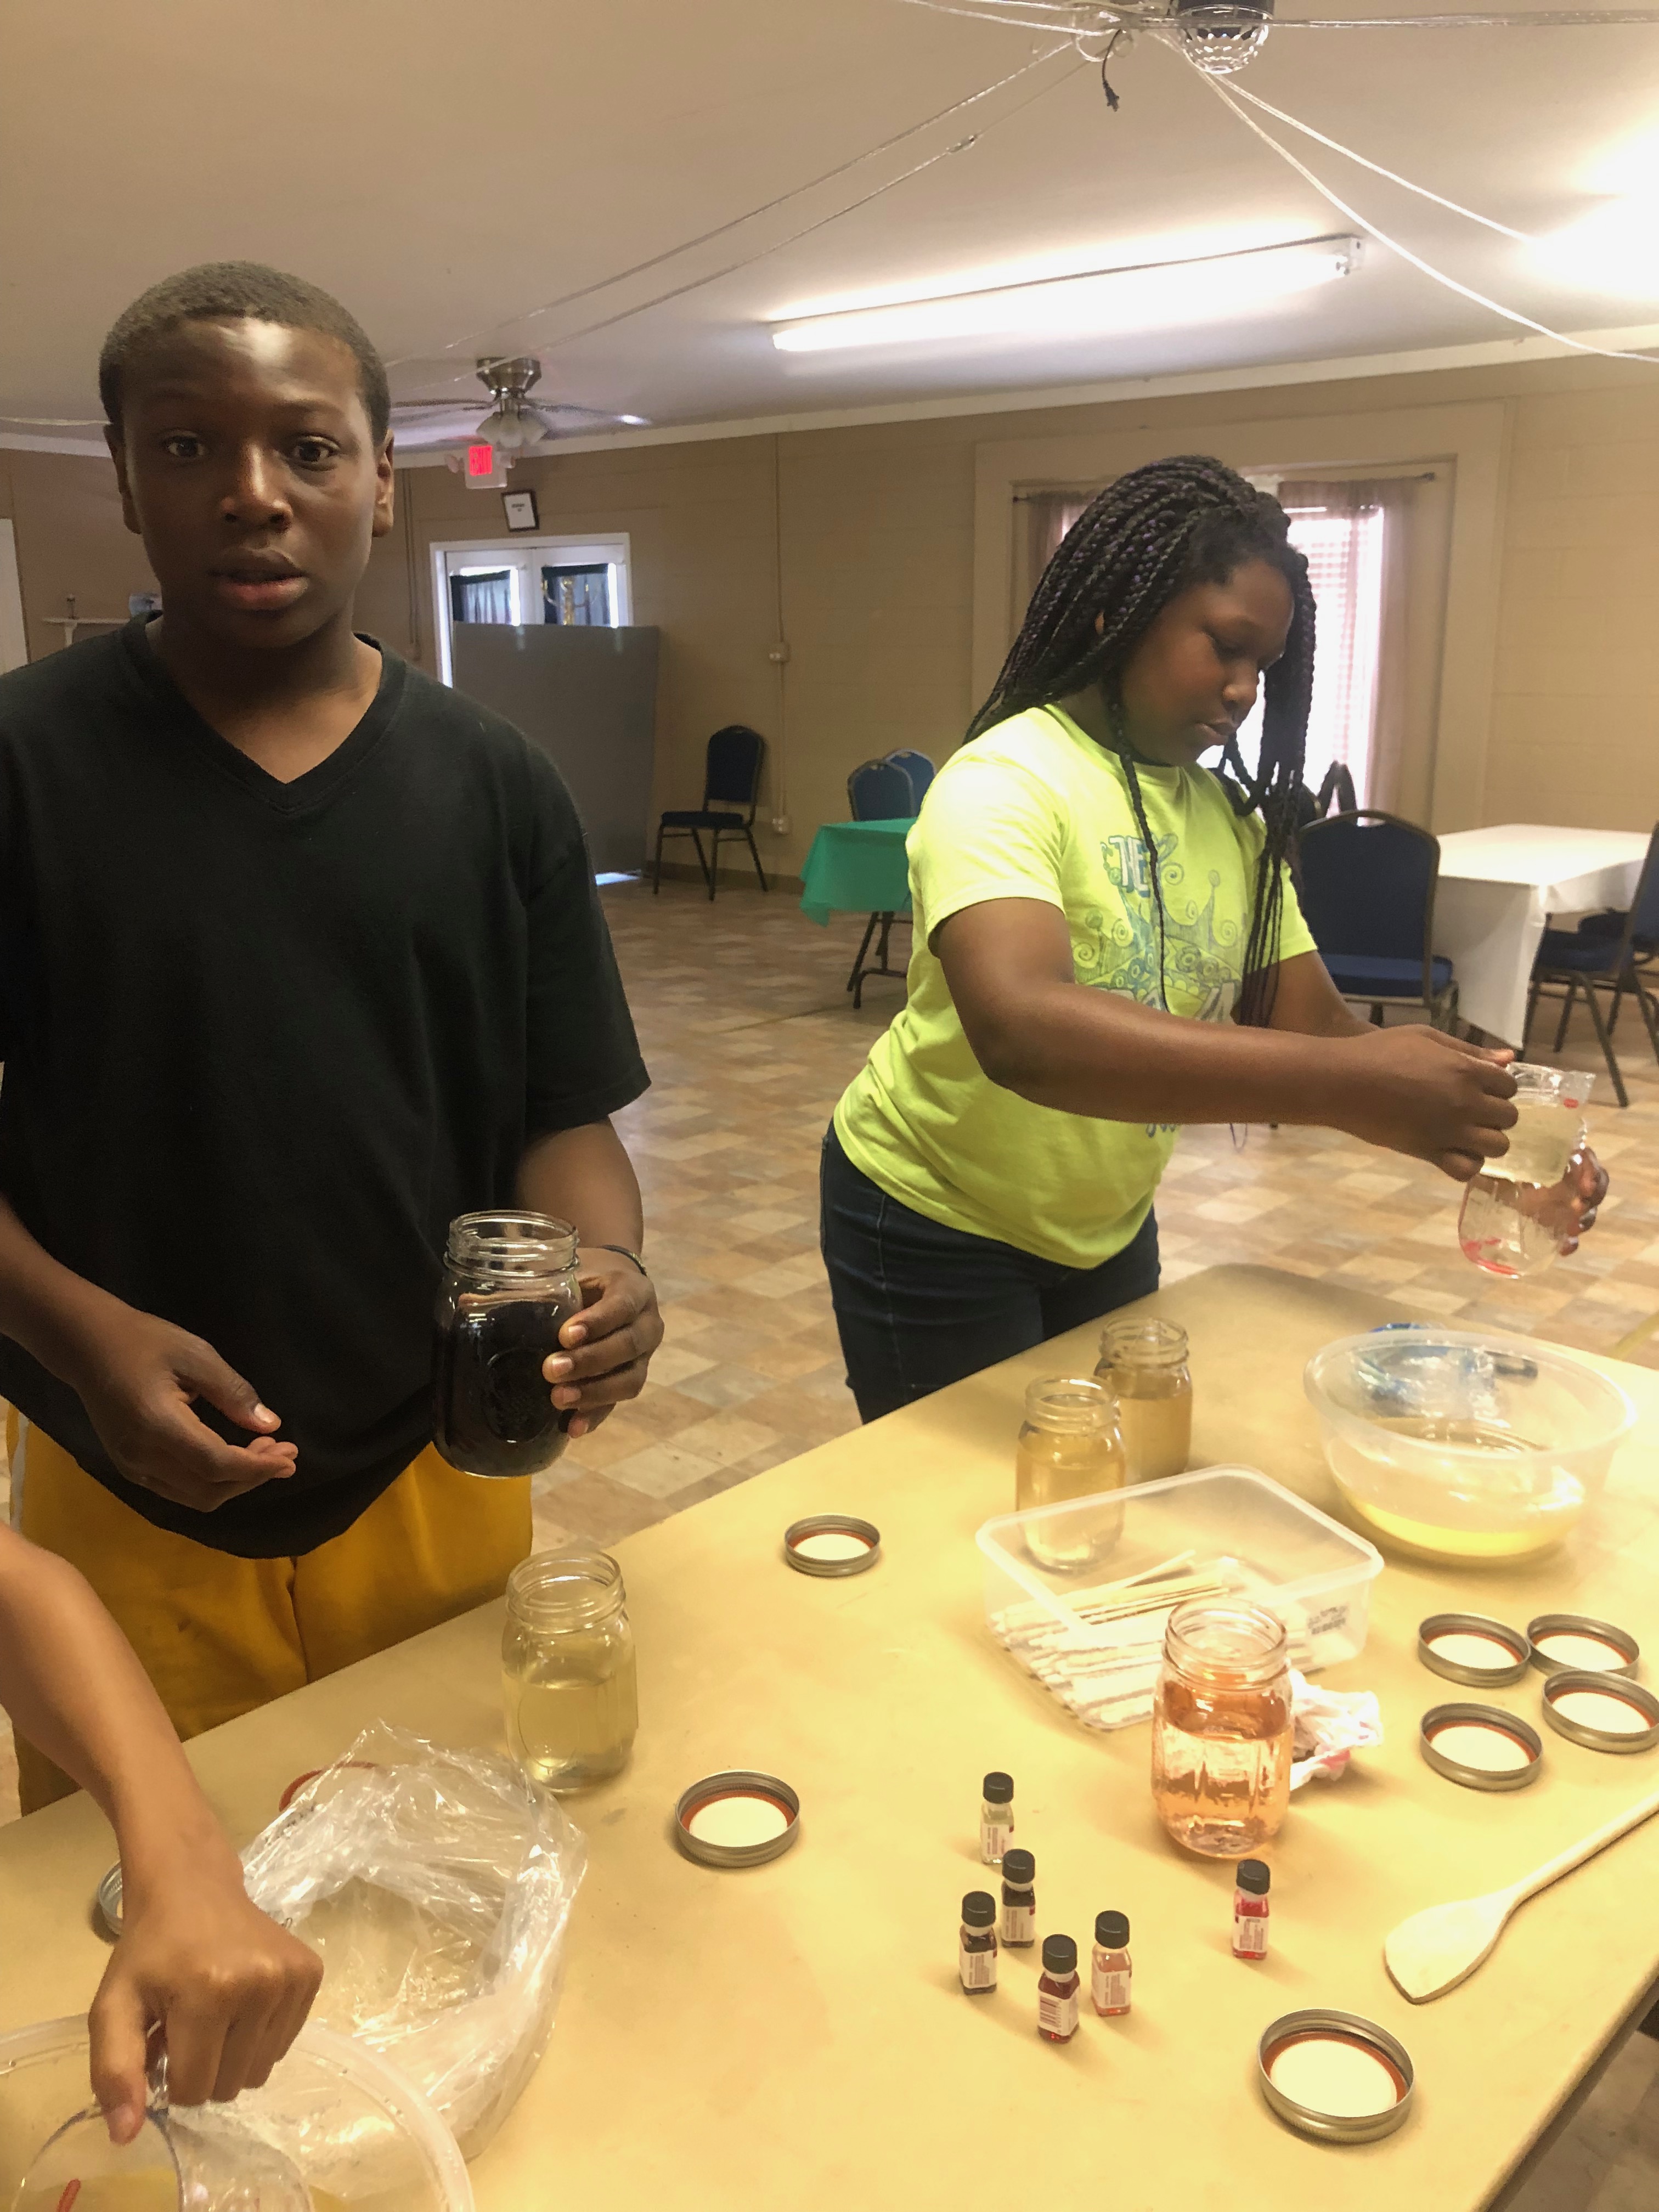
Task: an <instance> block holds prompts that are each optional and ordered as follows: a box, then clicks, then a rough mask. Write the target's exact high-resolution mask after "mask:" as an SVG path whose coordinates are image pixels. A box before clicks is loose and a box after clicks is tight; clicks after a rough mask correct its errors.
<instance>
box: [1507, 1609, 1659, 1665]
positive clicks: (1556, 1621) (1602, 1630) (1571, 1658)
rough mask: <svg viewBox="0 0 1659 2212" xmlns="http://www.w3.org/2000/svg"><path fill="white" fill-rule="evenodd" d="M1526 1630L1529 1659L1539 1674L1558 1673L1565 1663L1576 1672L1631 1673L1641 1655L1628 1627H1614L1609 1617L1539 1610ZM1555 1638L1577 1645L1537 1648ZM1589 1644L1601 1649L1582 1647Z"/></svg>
mask: <svg viewBox="0 0 1659 2212" xmlns="http://www.w3.org/2000/svg"><path fill="white" fill-rule="evenodd" d="M1527 1634H1528V1637H1529V1638H1531V1641H1532V1663H1533V1665H1534V1667H1535V1668H1537V1669H1538V1671H1539V1673H1540V1674H1559V1672H1560V1670H1561V1669H1562V1668H1564V1667H1565V1668H1570V1669H1571V1671H1572V1672H1573V1673H1575V1674H1590V1673H1595V1674H1634V1673H1635V1672H1636V1668H1637V1664H1638V1661H1639V1660H1640V1658H1641V1656H1642V1647H1641V1645H1640V1644H1638V1642H1637V1641H1636V1638H1634V1637H1633V1636H1632V1634H1631V1632H1630V1631H1629V1629H1627V1628H1616V1627H1615V1626H1613V1622H1612V1621H1610V1620H1595V1619H1593V1618H1592V1617H1591V1615H1590V1614H1589V1613H1540V1614H1539V1616H1538V1618H1537V1619H1536V1620H1529V1621H1528V1623H1527ZM1558 1640H1570V1641H1571V1644H1573V1645H1574V1646H1575V1647H1578V1648H1575V1649H1572V1650H1566V1651H1561V1650H1556V1651H1551V1650H1548V1649H1547V1648H1544V1649H1541V1648H1540V1647H1541V1646H1544V1647H1547V1646H1548V1645H1550V1644H1556V1643H1558ZM1591 1645H1599V1646H1600V1650H1589V1649H1586V1648H1583V1647H1587V1646H1591ZM1604 1653H1605V1654H1606V1656H1605V1658H1604V1657H1603V1656H1602V1655H1603V1654H1604Z"/></svg>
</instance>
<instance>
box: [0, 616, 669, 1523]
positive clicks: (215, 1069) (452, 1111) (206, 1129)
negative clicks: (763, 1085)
mask: <svg viewBox="0 0 1659 2212" xmlns="http://www.w3.org/2000/svg"><path fill="white" fill-rule="evenodd" d="M143 626H144V625H143V620H142V619H141V620H139V621H136V622H134V623H130V624H129V625H128V626H127V628H126V629H124V630H122V631H119V632H118V633H116V634H114V635H110V636H106V637H102V638H99V639H95V640H94V641H89V642H88V643H85V644H81V645H76V646H71V647H69V648H68V649H67V650H66V651H63V652H59V653H53V654H52V655H51V656H50V657H49V658H48V659H45V660H43V661H39V662H36V663H34V664H33V665H31V666H28V667H27V668H21V669H17V670H15V671H13V672H12V673H11V674H9V675H7V676H4V677H0V1057H3V1060H4V1063H5V1073H4V1080H3V1085H0V1189H3V1190H4V1192H5V1194H6V1195H7V1196H8V1197H9V1199H10V1200H11V1202H12V1204H13V1206H15V1208H16V1211H17V1212H18V1214H19V1215H20V1217H21V1219H22V1220H23V1222H24V1223H25V1225H27V1228H28V1229H29V1230H30V1231H32V1232H33V1235H34V1236H35V1237H37V1238H38V1239H39V1240H40V1243H42V1244H43V1245H44V1246H45V1247H46V1250H47V1251H48V1252H50V1253H51V1254H52V1256H53V1257H54V1258H55V1259H57V1260H59V1261H62V1262H63V1263H64V1266H65V1267H70V1268H72V1269H73V1270H74V1272H75V1273H76V1274H78V1275H83V1276H85V1277H86V1278H87V1279H88V1280H89V1281H91V1282H94V1283H97V1284H99V1285H101V1287H102V1288H103V1289H105V1290H106V1291H112V1292H113V1294H114V1295H115V1296H116V1297H118V1298H122V1299H124V1300H125V1301H126V1303H127V1304H130V1305H133V1306H137V1307H138V1308H140V1309H142V1310H143V1311H145V1312H147V1313H153V1314H159V1315H161V1316H164V1317H165V1318H166V1319H167V1320H168V1321H171V1322H177V1323H179V1326H180V1327H182V1328H187V1329H190V1330H192V1331H193V1332H194V1333H195V1334H197V1335H198V1336H201V1337H204V1338H205V1339H206V1340H207V1341H208V1342H209V1343H210V1345H212V1346H213V1347H214V1348H215V1350H216V1351H217V1352H219V1353H220V1354H221V1356H222V1358H225V1359H227V1360H228V1361H229V1363H230V1364H231V1365H232V1366H233V1367H234V1368H235V1369H236V1370H238V1371H239V1372H240V1374H242V1375H244V1376H246V1377H247V1379H248V1381H249V1382H250V1383H252V1385H253V1387H254V1389H256V1390H257V1391H258V1395H259V1396H260V1397H261V1398H262V1399H263V1400H264V1403H265V1404H267V1405H269V1406H273V1407H276V1412H277V1413H278V1414H279V1415H280V1416H281V1418H282V1423H283V1425H282V1429H281V1431H280V1432H279V1433H280V1434H281V1435H282V1436H283V1437H288V1438H291V1439H292V1440H293V1441H294V1442H295V1443H296V1444H297V1445H298V1447H299V1465H298V1468H297V1471H296V1472H295V1474H294V1475H293V1477H292V1478H291V1479H289V1480H287V1481H272V1482H267V1483H264V1484H262V1485H261V1486H260V1487H259V1488H258V1489H257V1490H253V1491H251V1492H248V1493H246V1495H245V1496H243V1497H241V1498H235V1499H233V1500H232V1501H231V1502H230V1503H229V1504H226V1505H223V1506H222V1507H220V1508H219V1510H217V1511H216V1512H213V1513H198V1512H195V1511H193V1510H190V1509H188V1508H186V1507H183V1506H179V1505H174V1504H171V1503H170V1502H169V1501H167V1499H165V1498H158V1497H156V1496H155V1494H154V1493H153V1492H149V1491H147V1490H143V1489H140V1488H138V1487H137V1486H135V1485H133V1484H131V1483H129V1482H127V1481H125V1480H123V1478H122V1477H121V1476H119V1475H118V1474H117V1473H116V1472H115V1469H114V1468H113V1466H112V1464H111V1462H110V1459H109V1455H108V1454H107V1453H106V1451H105V1450H104V1448H103V1446H102V1445H101V1443H100V1442H99V1440H98V1438H97V1437H96V1435H95V1434H94V1431H93V1427H92V1425H91V1423H90V1421H89V1420H88V1418H87V1415H86V1412H85V1410H84V1408H83V1407H82V1404H81V1401H80V1400H79V1398H78V1397H77V1396H76V1395H75V1393H74V1392H73V1391H71V1390H70V1389H67V1388H66V1387H65V1385H64V1384H63V1383H60V1382H58V1381H57V1380H56V1379H55V1378H54V1377H53V1376H51V1375H49V1374H47V1373H46V1370H44V1369H43V1368H42V1367H41V1366H40V1364H38V1363H37V1362H36V1361H35V1360H33V1359H32V1358H30V1357H29V1356H28V1354H27V1352H24V1351H23V1349H22V1348H21V1346H19V1345H17V1344H15V1343H13V1342H11V1341H10V1340H8V1339H6V1338H3V1337H0V1394H3V1395H4V1396H6V1397H7V1398H9V1399H10V1400H11V1401H13V1403H14V1404H15V1405H16V1406H17V1407H19V1408H20V1410H21V1412H22V1413H25V1414H26V1415H27V1417H28V1418H29V1419H30V1420H32V1421H35V1422H38V1423H39V1424H40V1427H41V1428H42V1429H44V1430H45V1431H46V1434H47V1435H48V1436H51V1437H54V1438H55V1439H56V1440H57V1442H58V1443H60V1444H62V1445H63V1446H64V1449H66V1450H68V1451H69V1452H70V1453H72V1454H73V1455H74V1456H75V1458H76V1459H77V1460H78V1461H79V1462H80V1463H81V1465H82V1467H83V1468H86V1469H87V1471H88V1474H92V1475H94V1477H95V1478H96V1479H97V1480H98V1481H100V1483H102V1484H103V1485H104V1486H105V1487H106V1489H108V1490H111V1491H112V1492H114V1493H115V1495H116V1496H117V1497H118V1498H121V1499H122V1500H124V1501H125V1504H128V1505H131V1507H132V1508H133V1509H134V1510H136V1511H137V1512H138V1513H141V1514H142V1515H143V1516H144V1518H145V1519H146V1520H147V1521H150V1522H155V1524H156V1526H158V1527H160V1528H170V1529H173V1530H176V1531H177V1532H179V1534H185V1535H188V1536H192V1537H195V1538H196V1539H197V1541H200V1542H202V1543H204V1544H208V1545H210V1546H212V1547H214V1548H215V1549H216V1550H218V1551H222V1552H229V1553H236V1554H238V1555H240V1556H241V1557H243V1558H246V1559H270V1558H277V1557H281V1556H283V1555H286V1554H292V1553H302V1552H307V1551H310V1550H311V1549H313V1547H315V1546H317V1545H318V1544H320V1543H323V1542H325V1541H327V1540H328V1539H329V1538H330V1537H331V1536H335V1535H337V1534H340V1532H341V1531H342V1530H343V1529H345V1528H349V1526H350V1524H351V1523H352V1522H353V1521H355V1520H356V1518H357V1516H358V1515H359V1514H361V1513H362V1511H363V1510H364V1509H365V1508H366V1507H367V1506H368V1505H369V1504H371V1503H372V1502H373V1500H374V1498H376V1497H377V1496H378V1495H379V1494H380V1492H381V1491H382V1490H384V1489H385V1488H386V1486H387V1485H388V1484H389V1483H390V1482H391V1481H392V1480H393V1478H394V1477H395V1476H396V1475H397V1474H398V1472H399V1470H400V1469H401V1468H404V1466H406V1465H407V1464H408V1462H410V1460H411V1459H413V1458H414V1457H415V1456H416V1455H417V1454H418V1453H419V1452H420V1450H421V1449H422V1447H423V1446H424V1445H425V1444H427V1443H428V1442H429V1441H430V1439H431V1435H432V1428H431V1413H430V1403H429V1398H430V1385H429V1367H430V1360H431V1346H432V1316H433V1310H434V1303H435V1295H436V1289H437V1284H438V1280H439V1273H440V1269H441V1260H442V1254H443V1249H444V1242H445V1236H446V1232H447V1226H448V1224H449V1222H450V1221H451V1220H452V1219H453V1218H454V1217H455V1216H456V1215H457V1214H460V1213H466V1212H473V1211H476V1210H478V1209H482V1208H484V1207H489V1206H507V1205H511V1204H512V1203H513V1182H514V1177H515V1175H516V1171H517V1168H518V1164H519V1160H520V1155H521V1153H522V1152H523V1150H524V1146H525V1144H526V1139H529V1138H532V1137H535V1136H538V1135H541V1134H544V1133H547V1132H549V1131H552V1130H557V1129H566V1128H574V1127H580V1125H581V1124H583V1123H585V1122H591V1121H599V1120H602V1119H603V1118H604V1117H605V1115H609V1114H611V1113H614V1112H615V1111H616V1110H617V1109H618V1108H619V1107H622V1106H625V1105H627V1104H628V1103H629V1101H630V1100H632V1099H634V1098H636V1097H638V1096H639V1095H640V1093H641V1091H643V1090H644V1089H645V1087H646V1085H647V1075H646V1073H645V1069H644V1066H643V1065H642V1063H641V1059H640V1054H639V1048H638V1046H637V1044H636V1042H635V1036H634V1029H633V1024H632V1022H631V1020H630V1019H629V1012H628V1005H627V1001H626V1000H625V999H624V997H623V990H622V985H621V982H620V980H619V978H618V976H617V968H616V963H615V959H614V957H613V956H612V952H611V939H610V936H609V933H608V932H607V930H606V928H605V917H604V915H603V914H602V912H601V910H600V908H599V899H598V896H597V894H596V892H595V890H594V887H593V878H592V869H591V867H590V865H589V862H588V858H587V853H586V846H585V843H584V841H583V836H582V830H581V824H580V821H579V819H578V817H577V815H576V811H575V808H574V805H573V804H572V802H571V799H570V795H569V793H568V791H567V790H566V788H565V787H564V784H563V782H562V780H561V779H560V776H559V774H558V771H557V770H556V769H555V768H554V766H553V764H552V763H551V762H550V761H549V760H547V759H546V758H545V757H544V756H543V755H541V754H540V753H538V752H537V751H536V750H534V749H533V748H532V746H531V745H529V744H527V743H526V740H525V739H524V738H523V737H521V736H520V733H519V732H518V731H516V730H515V729H514V728H513V726H511V724H509V723H507V722H504V721H503V720H501V719H500V717H499V716H497V715H495V714H490V713H489V711H488V710H487V709H486V708H483V707H480V706H478V705H477V704H476V702H473V701H471V700H470V699H466V698H463V697H461V696H459V695H458V694H456V693H455V692H453V691H450V690H446V689H445V688H444V687H443V686H442V685H441V684H435V683H433V682H432V681H431V680H430V678H427V677H425V676H422V674H421V673H420V672H419V671H418V670H416V669H413V668H410V666H409V665H407V664H406V663H405V662H404V661H402V660H400V659H398V656H397V655H396V654H395V653H387V652H385V651H382V654H381V659H382V672H381V677H380V688H379V690H378V691H377V693H376V695H375V697H374V702H373V704H372V705H371V706H370V708H369V709H368V713H367V714H365V715H364V716H363V718H362V721H361V722H359V723H358V725H357V726H356V729H355V730H353V732H351V734H350V736H349V737H348V738H346V739H345V741H344V743H343V744H341V745H340V746H339V747H338V748H337V750H335V751H334V752H332V753H331V754H330V755H329V757H328V758H327V759H326V760H325V761H323V762H321V763H319V765H318V766H317V767H316V768H313V769H309V770H307V773H306V774H305V775H301V776H299V777H296V778H295V781H293V782H291V783H282V782H279V781H277V780H276V778H275V777H273V776H271V775H269V774H267V772H266V771H265V770H264V769H262V768H260V767H259V766H258V764H257V763H255V762H253V761H252V760H250V759H249V758H248V757H246V754H244V753H241V752H239V751H238V750H237V749H236V748H235V746H234V745H232V744H229V743H228V742H227V740H226V739H225V738H222V737H221V736H220V735H219V734H218V732H216V730H214V729H212V728H211V727H210V726H209V725H208V724H207V723H206V722H205V721H204V720H202V718H201V717H200V716H199V715H198V714H197V713H196V712H195V710H194V709H193V708H191V705H190V704H189V702H187V701H186V700H185V697H184V696H183V694H182V693H181V692H180V691H179V690H178V688H177V687H176V686H175V685H174V684H173V682H172V681H171V679H170V678H168V676H167V673H166V671H165V670H164V669H163V667H162V666H161V663H160V661H159V660H158V659H157V658H156V656H155V653H154V652H153V651H152V650H151V648H150V647H149V644H148V642H147V641H146V640H145V638H144V636H143ZM371 642H372V641H371ZM197 1411H198V1412H202V1413H204V1417H205V1418H206V1419H209V1420H210V1424H211V1425H213V1426H214V1427H216V1429H218V1430H219V1431H220V1432H221V1433H222V1434H223V1435H226V1436H228V1437H233V1438H234V1440H235V1441H236V1442H238V1443H242V1442H246V1433H245V1432H244V1431H240V1430H238V1429H236V1428H234V1426H233V1425H231V1424H229V1423H228V1422H226V1421H224V1420H223V1419H222V1418H221V1417H220V1416H218V1415H216V1414H215V1413H212V1412H211V1411H210V1409H206V1408H204V1407H199V1406H198V1407H197Z"/></svg>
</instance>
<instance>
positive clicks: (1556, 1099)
mask: <svg viewBox="0 0 1659 2212" xmlns="http://www.w3.org/2000/svg"><path fill="white" fill-rule="evenodd" d="M1510 1074H1511V1075H1512V1076H1513V1077H1514V1078H1515V1105H1516V1111H1517V1113H1518V1114H1519V1115H1520V1119H1519V1121H1516V1125H1515V1127H1513V1128H1512V1129H1511V1130H1510V1133H1509V1139H1510V1148H1509V1150H1508V1152H1505V1153H1504V1157H1503V1158H1501V1159H1497V1160H1489V1161H1488V1162H1487V1163H1486V1166H1485V1167H1484V1168H1483V1169H1482V1170H1481V1171H1480V1174H1479V1175H1478V1176H1475V1177H1474V1180H1473V1181H1472V1182H1469V1183H1468V1185H1467V1186H1466V1188H1465V1189H1464V1193H1463V1204H1462V1208H1461V1210H1460V1212H1459V1213H1458V1217H1457V1241H1458V1243H1459V1244H1460V1245H1461V1246H1462V1249H1463V1256H1464V1258H1465V1259H1466V1260H1471V1261H1474V1265H1475V1266H1476V1267H1483V1268H1485V1270H1486V1273H1488V1274H1489V1275H1504V1276H1510V1277H1513V1276H1516V1275H1533V1274H1536V1273H1538V1272H1539V1271H1540V1270H1541V1268H1544V1267H1549V1266H1550V1265H1551V1263H1552V1262H1553V1261H1554V1260H1555V1259H1556V1258H1557V1257H1558V1256H1559V1253H1560V1249H1561V1240H1562V1238H1563V1237H1568V1236H1571V1233H1572V1215H1571V1211H1570V1210H1569V1196H1570V1194H1569V1193H1568V1192H1567V1191H1566V1190H1565V1188H1564V1185H1565V1179H1566V1177H1567V1176H1568V1174H1569V1173H1570V1172H1571V1165H1572V1159H1573V1155H1574V1154H1575V1152H1577V1149H1578V1147H1579V1146H1581V1145H1582V1144H1583V1141H1584V1139H1585V1138H1586V1137H1587V1136H1588V1135H1589V1127H1588V1125H1587V1124H1586V1122H1585V1121H1584V1118H1583V1108H1584V1106H1585V1105H1586V1104H1587V1103H1588V1102H1589V1095H1590V1092H1591V1091H1593V1090H1594V1089H1595V1077H1594V1075H1585V1074H1581V1073H1577V1071H1575V1070H1572V1069H1569V1068H1561V1067H1534V1066H1528V1065H1527V1064H1526V1063H1525V1062H1522V1063H1520V1064H1518V1065H1516V1066H1513V1067H1511V1068H1510Z"/></svg>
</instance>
